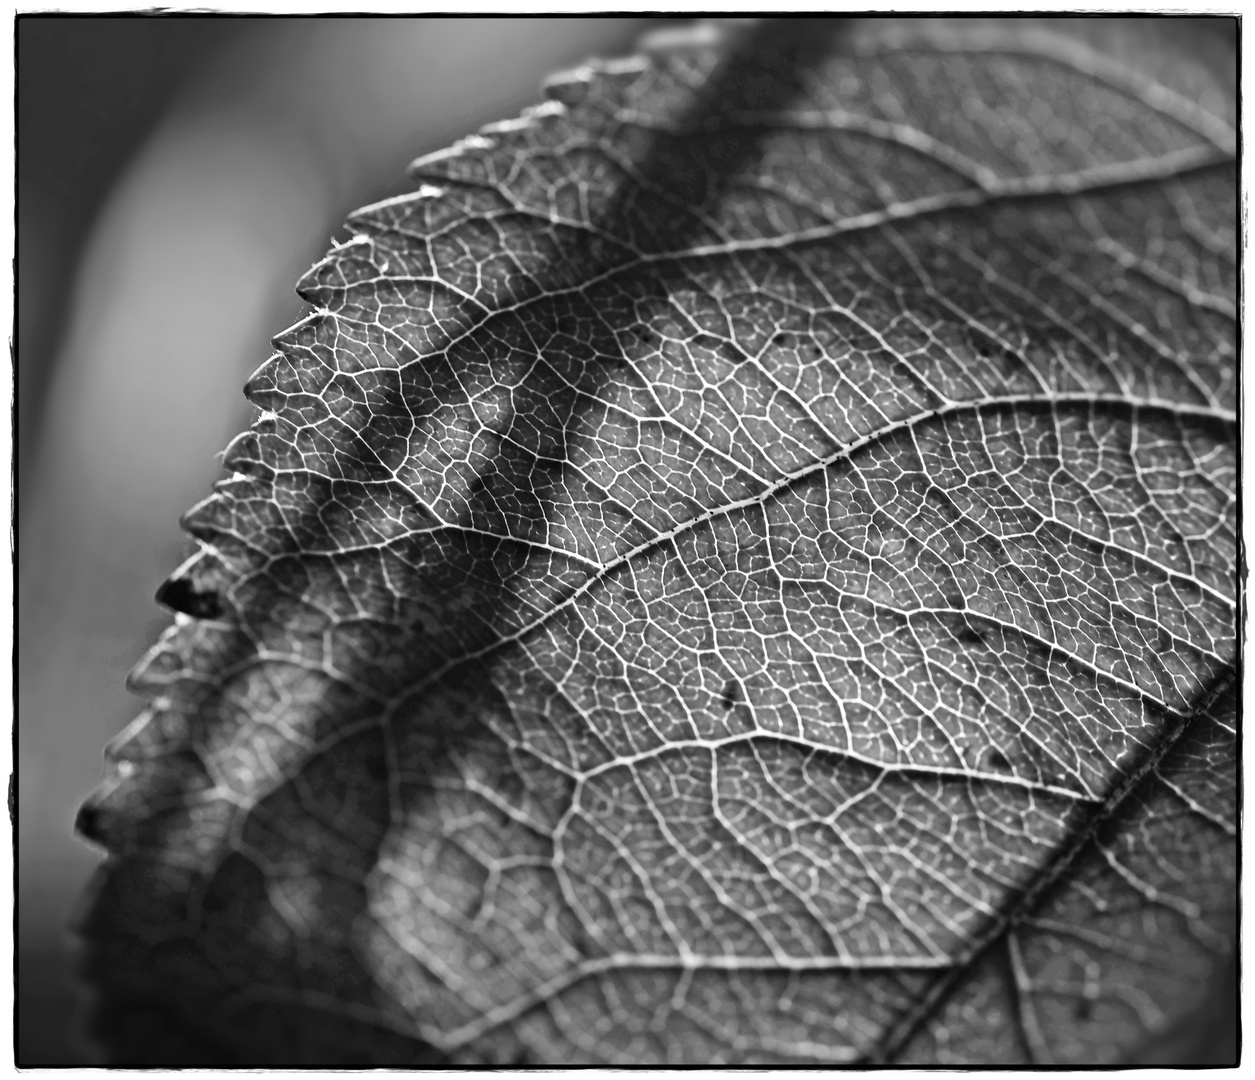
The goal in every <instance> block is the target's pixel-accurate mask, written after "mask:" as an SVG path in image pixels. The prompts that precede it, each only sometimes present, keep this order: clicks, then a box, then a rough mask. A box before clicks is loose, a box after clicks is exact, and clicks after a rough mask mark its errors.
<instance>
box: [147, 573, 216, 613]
mask: <svg viewBox="0 0 1255 1080" xmlns="http://www.w3.org/2000/svg"><path fill="white" fill-rule="evenodd" d="M157 603H159V604H163V605H165V606H166V607H168V608H171V609H172V610H174V611H181V612H182V613H183V614H184V615H191V616H192V618H194V619H216V618H218V617H219V616H220V615H221V614H222V601H221V600H219V599H218V594H217V593H215V592H208V591H207V592H201V591H200V590H199V589H197V588H196V586H195V585H193V584H192V583H191V582H190V581H188V580H187V579H186V578H171V579H170V580H169V581H167V582H166V583H165V584H164V585H162V586H161V588H160V589H158V590H157Z"/></svg>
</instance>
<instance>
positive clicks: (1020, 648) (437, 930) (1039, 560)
mask: <svg viewBox="0 0 1255 1080" xmlns="http://www.w3.org/2000/svg"><path fill="white" fill-rule="evenodd" d="M1217 42H1219V43H1220V60H1219V61H1217V60H1216V59H1215V58H1214V57H1213V56H1211V55H1209V54H1208V52H1207V50H1208V49H1212V50H1214V49H1215V48H1216V47H1217ZM1232 62H1233V60H1232V55H1231V53H1230V52H1228V51H1226V50H1225V48H1224V43H1223V39H1221V38H1219V37H1215V38H1212V37H1209V36H1207V35H1202V36H1198V35H1196V34H1194V33H1193V32H1191V33H1183V32H1174V24H1173V23H1172V22H1170V21H1160V22H1151V23H1087V24H1082V25H1080V26H1079V27H1073V26H1070V25H1063V24H1059V25H1055V24H1050V25H1045V26H1043V25H1040V24H1033V23H1011V24H1001V23H992V22H968V23H957V24H955V23H943V22H931V21H924V22H905V23H894V22H889V23H883V24H878V23H865V24H857V25H854V26H852V27H851V26H846V25H844V24H838V23H835V22H824V21H818V22H813V23H810V24H808V25H805V26H803V27H802V28H801V29H800V30H799V29H798V28H797V27H796V26H792V27H791V28H790V24H784V25H783V26H775V27H769V28H768V29H767V30H766V31H764V32H762V34H756V33H754V32H752V31H750V30H748V29H745V28H734V29H733V30H731V31H726V32H724V33H722V34H721V33H718V32H709V33H705V34H704V35H700V34H699V35H694V36H691V37H689V38H687V39H680V40H675V41H672V42H670V43H666V44H660V45H658V46H657V47H656V48H655V49H653V51H652V52H650V53H649V54H648V55H647V56H645V57H643V58H640V59H635V60H631V61H627V62H616V63H611V64H601V65H597V66H594V67H591V68H587V69H583V70H581V71H578V72H576V73H575V74H573V75H571V76H568V77H564V78H561V79H559V80H557V81H555V82H554V83H553V85H552V86H551V87H550V90H549V100H548V102H547V104H545V105H543V106H541V107H539V108H538V109H536V110H534V111H533V112H531V113H530V114H528V115H527V116H525V117H524V118H522V119H521V120H519V121H514V122H510V123H505V124H501V125H499V126H497V127H494V128H492V129H489V130H487V131H485V132H484V133H483V134H481V135H480V136H477V137H474V138H471V139H468V140H466V141H465V142H463V143H462V144H460V145H459V146H458V147H456V148H455V149H454V150H452V151H450V152H448V153H445V154H441V155H437V156H435V157H430V158H427V159H425V160H423V161H420V162H419V163H417V164H416V166H415V177H416V179H417V180H418V181H420V182H421V186H420V187H419V189H418V191H417V192H416V193H415V194H414V195H412V196H408V197H405V198H401V199H396V200H391V201H389V202H386V203H382V204H380V205H377V206H373V207H369V208H367V209H365V210H362V211H360V212H359V213H357V214H356V215H354V217H353V218H352V219H351V228H352V230H353V235H352V238H351V239H349V240H348V241H347V242H345V243H344V244H342V245H340V246H338V247H337V248H336V249H335V250H333V251H332V252H331V254H330V255H329V256H328V257H327V258H326V259H325V260H324V261H323V262H322V263H320V264H318V265H317V266H316V267H315V268H314V269H313V270H312V271H311V272H310V274H309V275H308V276H307V277H306V278H305V279H304V280H303V281H302V283H301V285H300V292H301V295H302V296H303V297H304V298H306V299H307V300H308V301H309V302H310V303H311V304H312V305H313V306H314V310H313V312H312V313H311V314H310V316H309V317H308V318H307V319H305V320H304V321H303V322H301V323H299V324H298V325H297V326H295V327H293V328H292V329H290V330H289V331H287V332H285V333H284V334H282V335H281V336H280V337H279V338H277V339H276V345H277V347H278V350H279V351H278V354H277V355H276V356H275V357H273V358H272V359H271V361H270V362H268V363H267V364H266V365H264V366H263V367H262V369H261V370H260V371H259V372H258V373H257V375H256V376H255V377H254V378H253V380H252V382H251V383H250V384H249V388H248V392H249V395H250V397H251V399H252V400H253V401H254V402H255V403H256V404H257V405H258V406H259V407H260V408H261V409H262V414H261V416H260V418H259V420H258V421H257V423H256V424H255V425H254V427H253V428H252V429H251V430H250V431H249V432H247V433H246V434H244V435H242V436H240V437H239V438H238V439H237V440H236V441H235V442H233V443H232V445H231V446H230V447H229V449H228V450H227V453H226V459H225V461H226V466H227V468H228V469H229V470H230V471H231V476H230V478H229V479H227V480H224V481H223V482H221V483H220V484H219V485H218V486H217V489H216V491H215V493H214V495H213V496H212V497H211V498H209V499H208V500H206V501H205V502H203V503H202V504H200V505H199V506H197V507H196V508H194V509H193V510H192V511H191V512H190V513H189V514H188V516H187V518H186V526H187V529H188V530H189V532H190V533H191V534H192V535H193V536H194V537H195V538H196V540H197V541H198V544H199V547H198V551H197V553H196V555H195V556H194V557H193V558H192V559H191V560H190V561H189V562H188V563H187V564H186V565H185V566H184V567H182V568H181V569H180V570H179V571H178V572H177V573H176V575H175V577H174V578H173V579H172V581H171V582H169V583H168V584H167V585H166V586H165V587H164V592H163V594H162V596H163V598H164V599H165V600H166V602H167V603H169V604H170V605H171V606H173V607H175V608H176V609H178V610H179V611H180V612H182V613H181V614H179V615H177V616H176V619H175V624H174V626H173V627H172V628H171V629H170V631H169V632H168V633H167V634H166V635H165V637H164V638H163V639H162V640H161V642H160V643H159V644H158V645H157V646H156V647H155V648H154V650H153V651H152V653H151V654H150V655H149V656H148V657H147V658H146V660H145V661H144V663H143V664H142V665H141V667H140V669H139V671H138V672H137V673H136V675H135V676H134V684H135V687H136V688H137V689H138V690H139V691H140V692H142V693H143V694H145V695H147V696H148V697H149V698H150V699H151V704H150V707H149V708H148V710H147V711H146V712H145V713H144V714H143V716H141V717H140V719H139V720H137V721H136V723H135V724H134V725H133V726H132V727H131V728H130V729H129V730H128V731H127V732H125V733H124V734H123V736H121V737H120V738H119V739H118V740H117V741H116V743H115V744H114V745H113V747H112V748H111V750H110V760H111V761H112V768H113V773H114V776H113V778H112V780H111V781H110V783H109V784H108V785H107V786H106V788H105V789H103V790H102V792H101V793H100V794H99V795H98V796H97V797H96V798H94V799H93V801H92V803H91V804H90V805H89V806H88V807H87V808H85V810H84V814H83V818H82V822H83V826H84V828H85V830H86V831H87V832H89V833H90V834H91V835H93V836H95V837H97V838H99V839H100V840H101V841H102V842H104V843H105V844H106V845H107V846H108V849H109V852H110V857H109V860H108V863H107V865H106V868H105V870H104V871H103V872H102V875H101V877H100V879H99V881H98V884H97V887H96V889H95V897H94V900H93V903H92V905H91V907H90V909H89V911H88V912H87V913H86V914H85V916H84V919H83V931H84V934H85V936H86V938H87V942H88V949H87V956H88V960H87V968H88V971H89V974H90V977H91V978H92V979H93V981H94V982H95V984H96V986H97V987H98V999H99V1007H98V1014H99V1022H98V1026H99V1028H100V1029H101V1030H104V1029H105V1028H108V1027H110V1026H113V1027H114V1028H115V1030H120V1028H118V1025H120V1024H122V1022H123V1021H127V1022H128V1023H130V1027H129V1028H128V1029H127V1030H128V1031H130V1032H132V1034H131V1035H129V1036H123V1037H120V1038H118V1039H117V1040H116V1041H115V1046H116V1050H115V1054H116V1056H117V1057H118V1059H119V1060H140V1059H143V1060H154V1058H153V1057H152V1056H151V1052H150V1051H146V1050H145V1049H144V1047H145V1045H147V1043H146V1039H147V1038H148V1037H147V1036H145V1035H143V1034H142V1033H143V1032H144V1031H150V1030H152V1029H153V1027H154V1026H158V1027H162V1026H169V1025H170V1024H171V1023H177V1024H178V1025H181V1026H182V1027H184V1028H186V1029H187V1031H189V1032H190V1033H194V1040H195V1041H196V1046H197V1048H196V1049H195V1050H194V1051H193V1050H189V1051H188V1054H189V1056H191V1055H192V1054H195V1055H199V1059H200V1060H204V1059H206V1058H208V1059H215V1060H220V1061H227V1060H238V1061H243V1062H260V1061H263V1060H264V1061H271V1062H307V1063H322V1064H332V1063H337V1062H363V1063H364V1062H387V1063H400V1062H407V1061H409V1062H413V1063H425V1062H427V1063H430V1062H434V1061H440V1060H453V1061H458V1062H511V1061H513V1062H518V1061H531V1062H543V1063H561V1062H611V1063H687V1064H709V1063H714V1062H734V1063H741V1064H755V1063H770V1062H816V1063H825V1062H826V1063H840V1062H855V1061H884V1060H890V1061H899V1062H903V1063H908V1062H911V1063H924V1062H928V1063H945V1062H949V1063H1014V1062H1042V1063H1051V1062H1058V1063H1096V1062H1108V1061H1120V1060H1132V1059H1136V1058H1137V1056H1138V1054H1139V1053H1140V1052H1141V1051H1142V1049H1143V1048H1145V1047H1146V1046H1147V1045H1149V1044H1151V1043H1152V1042H1153V1041H1154V1039H1155V1038H1157V1037H1159V1035H1160V1034H1161V1033H1164V1032H1167V1031H1170V1030H1171V1029H1172V1027H1173V1025H1174V1024H1176V1023H1178V1022H1179V1021H1180V1020H1181V1018H1182V1017H1185V1016H1187V1015H1189V1014H1190V1012H1191V1010H1193V1009H1194V1008H1196V1006H1197V1004H1198V1003H1199V1002H1200V1001H1202V1000H1204V998H1205V995H1206V994H1207V993H1208V991H1209V987H1210V986H1211V985H1212V983H1213V981H1214V980H1215V979H1216V978H1217V977H1218V975H1219V974H1220V973H1221V972H1223V971H1224V970H1225V968H1226V965H1227V964H1228V961H1229V956H1230V955H1231V951H1232V947H1233V936H1234V917H1235V910H1236V895H1235V894H1236V886H1235V834H1236V828H1235V822H1236V813H1235V800H1236V775H1235V755H1234V737H1235V727H1236V720H1235V690H1234V685H1235V656H1236V639H1235V607H1236V589H1237V586H1236V575H1237V554H1236V528H1235V475H1236V468H1235V457H1236V429H1235V409H1236V405H1235V377H1236V376H1235V369H1236V364H1235V335H1236V318H1235V280H1236V220H1235V219H1236V180H1235V164H1234V155H1235V136H1234V132H1233V129H1232V126H1231V125H1232V123H1233V119H1234V118H1233V112H1234V109H1235V105H1234V102H1233V101H1232V99H1231V96H1230V94H1231V92H1230V89H1229V88H1230V87H1231V86H1232V82H1231V79H1230V76H1229V74H1228V73H1227V71H1226V70H1225V65H1226V64H1228V65H1230V66H1231V65H1232ZM172 347H177V343H172ZM137 1015H138V1016H140V1018H141V1019H140V1021H138V1022H137V1021H135V1020H134V1018H135V1017H136V1016H137ZM145 1015H147V1016H150V1017H151V1016H156V1017H158V1018H159V1022H158V1021H150V1022H149V1023H148V1024H147V1026H145V1023H144V1022H143V1017H144V1016H145ZM136 1023H138V1027H136ZM136 1032H138V1034H137V1033H136ZM146 1053H147V1054H149V1056H148V1057H143V1055H145V1054H146ZM158 1056H160V1055H159V1054H158Z"/></svg>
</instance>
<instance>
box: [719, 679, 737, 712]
mask: <svg viewBox="0 0 1255 1080" xmlns="http://www.w3.org/2000/svg"><path fill="white" fill-rule="evenodd" d="M738 697H740V688H739V687H738V686H737V684H736V680H735V679H729V680H728V681H727V682H726V683H725V684H724V687H723V694H722V695H721V696H720V698H719V703H720V704H721V705H722V706H723V707H724V708H725V709H730V708H732V706H733V705H735V704H736V702H737V698H738Z"/></svg>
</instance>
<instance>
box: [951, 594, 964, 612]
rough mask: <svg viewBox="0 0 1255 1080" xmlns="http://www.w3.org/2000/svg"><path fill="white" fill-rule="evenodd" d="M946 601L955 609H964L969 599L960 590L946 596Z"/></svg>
mask: <svg viewBox="0 0 1255 1080" xmlns="http://www.w3.org/2000/svg"><path fill="white" fill-rule="evenodd" d="M946 603H947V604H949V605H950V607H951V608H953V609H954V610H955V611H962V610H963V609H964V608H965V607H967V599H966V598H965V597H964V596H963V594H962V593H959V592H955V593H950V594H949V595H948V596H947V597H946Z"/></svg>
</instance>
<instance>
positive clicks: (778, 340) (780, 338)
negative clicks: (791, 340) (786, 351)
mask: <svg viewBox="0 0 1255 1080" xmlns="http://www.w3.org/2000/svg"><path fill="white" fill-rule="evenodd" d="M787 340H788V337H787V336H786V335H785V334H776V335H775V337H773V338H772V339H771V343H772V344H773V345H783V344H784V343H785V342H786V341H787Z"/></svg>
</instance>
